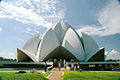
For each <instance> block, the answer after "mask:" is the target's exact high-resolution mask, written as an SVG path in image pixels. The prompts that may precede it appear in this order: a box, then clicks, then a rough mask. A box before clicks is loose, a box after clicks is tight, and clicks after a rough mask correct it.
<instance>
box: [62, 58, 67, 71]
mask: <svg viewBox="0 0 120 80" xmlns="http://www.w3.org/2000/svg"><path fill="white" fill-rule="evenodd" d="M63 64H64V68H65V70H66V66H67V65H66V60H65V59H64V61H63Z"/></svg>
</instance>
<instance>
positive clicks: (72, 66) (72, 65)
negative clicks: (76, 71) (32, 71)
mask: <svg viewBox="0 0 120 80" xmlns="http://www.w3.org/2000/svg"><path fill="white" fill-rule="evenodd" d="M73 68H74V63H73V61H72V64H71V70H73Z"/></svg>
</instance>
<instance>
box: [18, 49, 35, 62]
mask: <svg viewBox="0 0 120 80" xmlns="http://www.w3.org/2000/svg"><path fill="white" fill-rule="evenodd" d="M21 52H22V53H23V54H25V55H27V56H29V57H30V58H31V59H32V60H33V61H34V62H36V61H37V57H36V55H34V54H32V53H31V52H29V51H28V50H25V49H18V54H21ZM20 57H21V59H24V57H25V56H21V55H19V56H18V59H19V58H20ZM18 61H19V60H18Z"/></svg>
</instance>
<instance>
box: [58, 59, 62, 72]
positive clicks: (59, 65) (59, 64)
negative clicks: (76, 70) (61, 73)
mask: <svg viewBox="0 0 120 80" xmlns="http://www.w3.org/2000/svg"><path fill="white" fill-rule="evenodd" d="M58 67H59V70H60V68H61V63H60V61H58Z"/></svg>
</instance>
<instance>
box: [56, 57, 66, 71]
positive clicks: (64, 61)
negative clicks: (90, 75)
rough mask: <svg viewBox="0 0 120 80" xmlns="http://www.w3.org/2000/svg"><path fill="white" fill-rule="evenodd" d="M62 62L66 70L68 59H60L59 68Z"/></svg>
mask: <svg viewBox="0 0 120 80" xmlns="http://www.w3.org/2000/svg"><path fill="white" fill-rule="evenodd" d="M62 64H63V66H64V68H65V70H66V67H67V64H66V60H65V59H64V60H63V62H62V59H60V61H58V68H59V70H60V69H61V67H62Z"/></svg>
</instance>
